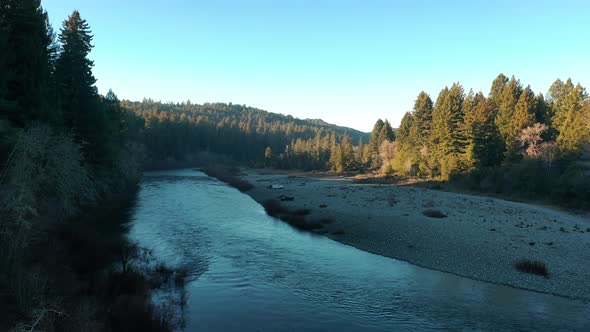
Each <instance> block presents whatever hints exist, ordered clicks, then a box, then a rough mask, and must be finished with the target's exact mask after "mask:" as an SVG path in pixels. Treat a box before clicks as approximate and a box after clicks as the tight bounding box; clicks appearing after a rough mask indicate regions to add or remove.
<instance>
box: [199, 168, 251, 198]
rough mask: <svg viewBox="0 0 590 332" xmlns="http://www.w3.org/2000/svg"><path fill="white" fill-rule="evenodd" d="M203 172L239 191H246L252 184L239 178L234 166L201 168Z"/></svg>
mask: <svg viewBox="0 0 590 332" xmlns="http://www.w3.org/2000/svg"><path fill="white" fill-rule="evenodd" d="M201 171H202V172H203V173H205V174H207V175H208V176H210V177H213V178H216V179H217V180H219V181H221V182H225V183H227V184H229V185H230V186H232V187H234V188H236V189H238V190H239V191H241V192H245V191H248V190H250V189H252V188H254V186H253V185H252V184H251V183H250V182H248V181H246V180H243V179H240V178H239V177H238V176H237V175H236V174H237V173H238V172H239V171H238V170H237V169H234V168H225V167H221V166H217V167H206V168H203V169H202V170H201Z"/></svg>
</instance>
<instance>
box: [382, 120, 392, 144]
mask: <svg viewBox="0 0 590 332" xmlns="http://www.w3.org/2000/svg"><path fill="white" fill-rule="evenodd" d="M385 140H387V141H393V140H395V133H394V132H393V128H392V127H391V124H390V123H389V121H387V119H386V120H385V122H383V127H382V128H381V132H380V133H379V139H378V143H379V146H381V144H382V143H383V141H385Z"/></svg>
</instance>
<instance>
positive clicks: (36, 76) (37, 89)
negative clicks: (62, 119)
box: [0, 0, 59, 127]
mask: <svg viewBox="0 0 590 332" xmlns="http://www.w3.org/2000/svg"><path fill="white" fill-rule="evenodd" d="M49 26H50V25H49V22H48V17H47V13H46V12H45V11H44V10H43V8H42V7H41V2H40V0H2V1H1V2H0V30H1V31H2V37H1V39H3V40H1V41H0V43H3V44H4V46H3V47H2V53H4V54H3V55H2V58H3V59H1V61H2V62H3V63H2V68H1V69H2V72H3V73H2V74H0V76H3V77H0V80H4V88H5V90H4V93H3V95H2V96H0V98H2V99H0V100H4V102H0V114H1V116H2V117H4V118H6V119H8V120H9V121H11V122H12V123H13V124H14V125H16V126H18V127H22V126H26V125H28V124H29V123H31V122H32V121H35V120H40V121H52V122H56V121H57V120H58V117H59V116H58V114H57V112H56V110H55V107H53V106H54V105H53V103H51V90H52V88H51V82H52V77H51V76H52V67H53V64H52V63H51V60H52V52H53V50H54V49H53V45H54V44H53V40H52V37H53V36H52V31H51V30H50V28H49V29H48V27H49ZM5 50H7V51H8V52H5ZM1 83H2V82H0V84H1Z"/></svg>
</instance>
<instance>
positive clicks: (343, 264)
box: [129, 170, 590, 331]
mask: <svg viewBox="0 0 590 332" xmlns="http://www.w3.org/2000/svg"><path fill="white" fill-rule="evenodd" d="M129 236H130V237H131V238H133V239H134V240H137V241H138V242H139V243H140V245H141V246H143V247H148V248H152V249H153V252H154V255H155V256H156V257H157V258H158V259H159V260H162V261H164V262H166V263H168V264H170V265H173V266H185V267H188V268H189V269H190V271H191V272H190V277H189V279H188V280H189V281H188V283H187V284H186V292H187V295H188V298H187V305H186V307H185V319H186V326H185V329H186V331H393V330H395V331H404V330H408V331H410V330H436V329H438V330H440V329H450V330H462V331H480V330H484V331H488V330H490V331H503V330H536V331H538V330H548V331H556V330H568V331H571V330H575V331H583V330H586V331H587V330H589V329H590V318H589V317H590V303H586V302H583V301H577V300H571V299H566V298H561V297H557V296H552V295H547V294H540V293H535V292H530V291H525V290H520V289H514V288H510V287H507V286H502V285H495V284H490V283H485V282H480V281H475V280H471V279H468V278H463V277H459V276H455V275H452V274H448V273H443V272H439V271H434V270H430V269H425V268H422V267H418V266H414V265H411V264H408V263H405V262H402V261H398V260H395V259H391V258H387V257H382V256H379V255H374V254H370V253H367V252H364V251H361V250H358V249H356V248H353V247H350V246H346V245H343V244H341V243H339V242H336V241H333V240H331V239H328V238H326V237H323V236H319V235H315V234H311V233H305V232H301V231H298V230H295V229H293V228H291V227H290V226H289V225H287V224H285V223H283V222H281V221H279V220H276V219H274V218H272V217H269V216H267V215H266V214H265V212H264V209H263V208H262V207H261V206H260V205H259V204H258V203H256V202H255V201H254V200H252V199H251V198H250V197H249V196H247V195H245V194H242V193H240V192H239V191H238V190H236V189H234V188H230V187H228V186H227V185H225V184H223V183H221V182H219V181H217V180H215V179H212V178H209V177H207V176H206V175H204V174H203V173H200V172H197V171H194V170H174V171H161V172H148V173H146V174H145V175H144V177H143V180H142V183H141V188H140V190H139V192H138V197H137V204H136V205H135V206H134V207H132V210H131V211H130V223H129ZM589 277H590V276H589Z"/></svg>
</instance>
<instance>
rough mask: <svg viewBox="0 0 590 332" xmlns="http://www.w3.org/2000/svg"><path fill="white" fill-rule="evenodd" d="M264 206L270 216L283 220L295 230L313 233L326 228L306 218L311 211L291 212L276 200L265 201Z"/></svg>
mask: <svg viewBox="0 0 590 332" xmlns="http://www.w3.org/2000/svg"><path fill="white" fill-rule="evenodd" d="M262 206H263V207H264V210H265V211H266V213H267V214H268V215H269V216H272V217H275V218H278V219H281V220H282V221H285V222H286V223H288V224H289V225H291V226H293V227H294V228H297V229H300V230H306V231H311V230H316V229H320V228H323V227H324V225H323V223H322V222H321V221H320V222H319V223H318V222H314V221H311V220H307V219H306V218H305V216H306V215H309V214H310V213H311V210H310V209H298V210H295V211H291V210H289V209H288V208H286V207H285V206H283V205H281V203H279V202H278V201H277V200H275V199H269V200H266V201H264V202H263V203H262Z"/></svg>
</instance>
